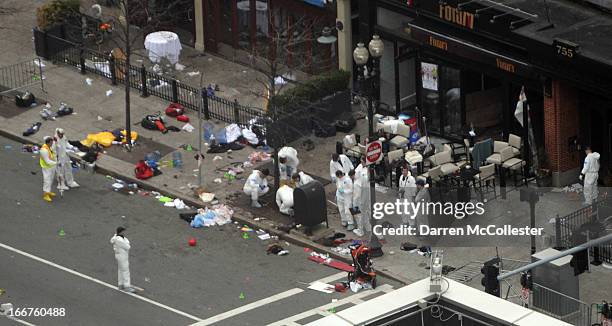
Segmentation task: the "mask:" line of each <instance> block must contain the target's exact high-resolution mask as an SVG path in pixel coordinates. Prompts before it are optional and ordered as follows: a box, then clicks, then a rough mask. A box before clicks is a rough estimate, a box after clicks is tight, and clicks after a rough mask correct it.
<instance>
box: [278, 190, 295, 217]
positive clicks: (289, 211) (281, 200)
mask: <svg viewBox="0 0 612 326" xmlns="http://www.w3.org/2000/svg"><path fill="white" fill-rule="evenodd" d="M276 206H277V207H278V210H279V211H280V212H281V213H283V214H285V215H290V216H293V188H291V187H289V186H288V185H284V186H281V187H280V188H278V190H277V191H276Z"/></svg>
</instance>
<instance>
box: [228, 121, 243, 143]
mask: <svg viewBox="0 0 612 326" xmlns="http://www.w3.org/2000/svg"><path fill="white" fill-rule="evenodd" d="M240 136H242V131H241V130H240V127H238V125H237V124H235V123H232V124H231V125H229V126H227V127H225V140H226V141H227V142H228V143H232V142H235V141H236V140H238V138H239V137H240Z"/></svg>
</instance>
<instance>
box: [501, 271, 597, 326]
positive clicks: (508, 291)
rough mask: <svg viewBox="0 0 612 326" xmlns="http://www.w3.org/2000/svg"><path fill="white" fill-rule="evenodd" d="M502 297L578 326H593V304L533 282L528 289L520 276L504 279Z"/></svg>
mask: <svg viewBox="0 0 612 326" xmlns="http://www.w3.org/2000/svg"><path fill="white" fill-rule="evenodd" d="M500 285H501V286H502V298H503V299H505V300H507V301H510V302H512V303H515V304H518V305H521V306H523V307H525V308H529V309H533V310H535V311H538V312H540V313H543V314H546V315H549V316H551V317H554V318H556V319H559V320H562V321H564V322H566V323H569V324H572V325H576V326H591V319H592V316H591V312H592V311H591V305H589V304H587V303H586V302H583V301H580V300H578V299H576V298H572V297H570V296H568V295H566V294H563V293H561V292H558V291H555V290H552V289H549V288H547V287H545V286H542V285H540V284H537V283H533V286H532V289H531V290H528V289H525V288H523V287H522V286H521V285H520V281H519V278H510V279H504V280H503V282H502V283H501V284H500Z"/></svg>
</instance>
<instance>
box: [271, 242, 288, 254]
mask: <svg viewBox="0 0 612 326" xmlns="http://www.w3.org/2000/svg"><path fill="white" fill-rule="evenodd" d="M266 253H267V254H268V255H270V254H272V255H277V256H284V255H286V254H288V253H289V251H287V250H285V249H284V248H283V247H281V246H279V245H278V244H271V245H269V246H268V249H266Z"/></svg>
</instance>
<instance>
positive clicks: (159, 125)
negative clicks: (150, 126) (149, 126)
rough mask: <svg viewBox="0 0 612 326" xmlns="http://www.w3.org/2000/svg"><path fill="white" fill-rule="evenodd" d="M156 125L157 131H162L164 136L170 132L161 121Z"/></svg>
mask: <svg viewBox="0 0 612 326" xmlns="http://www.w3.org/2000/svg"><path fill="white" fill-rule="evenodd" d="M155 125H156V126H157V130H159V131H161V132H162V133H163V134H165V133H167V132H168V129H166V126H165V125H164V123H163V122H162V121H161V119H159V120H155Z"/></svg>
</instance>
